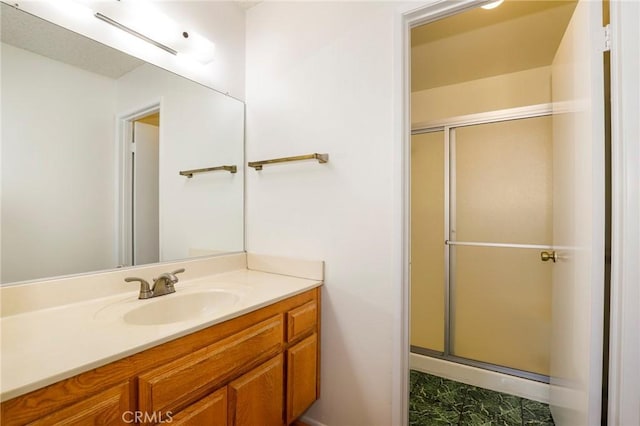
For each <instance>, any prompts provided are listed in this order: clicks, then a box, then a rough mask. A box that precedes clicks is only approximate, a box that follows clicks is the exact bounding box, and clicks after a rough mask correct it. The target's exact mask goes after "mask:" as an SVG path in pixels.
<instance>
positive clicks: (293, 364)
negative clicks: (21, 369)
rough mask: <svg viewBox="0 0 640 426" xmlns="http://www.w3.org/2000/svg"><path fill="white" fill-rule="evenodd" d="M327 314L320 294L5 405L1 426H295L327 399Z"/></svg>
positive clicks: (304, 296) (288, 301)
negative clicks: (322, 353) (322, 395)
mask: <svg viewBox="0 0 640 426" xmlns="http://www.w3.org/2000/svg"><path fill="white" fill-rule="evenodd" d="M319 314H320V289H319V288H316V289H312V290H309V291H307V292H304V293H302V294H299V295H296V296H293V297H290V298H288V299H285V300H283V301H280V302H277V303H274V304H272V305H269V306H266V307H264V308H261V309H259V310H257V311H254V312H250V313H248V314H245V315H243V316H240V317H238V318H234V319H232V320H229V321H226V322H223V323H220V324H216V325H214V326H211V327H209V328H207V329H204V330H201V331H198V332H195V333H193V334H190V335H187V336H184V337H181V338H178V339H176V340H173V341H170V342H167V343H164V344H161V345H159V346H156V347H153V348H151V349H148V350H146V351H143V352H140V353H138V354H135V355H132V356H130V357H127V358H124V359H121V360H119V361H116V362H113V363H111V364H108V365H105V366H103V367H99V368H97V369H94V370H91V371H88V372H86V373H82V374H80V375H78V376H75V377H72V378H69V379H66V380H63V381H61V382H58V383H55V384H53V385H50V386H47V387H45V388H42V389H39V390H36V391H33V392H31V393H29V394H26V395H22V396H19V397H17V398H13V399H10V400H8V401H4V402H3V403H2V405H1V411H2V413H1V414H2V415H1V419H2V424H3V425H19V424H20V425H21V424H37V425H50V424H51V425H52V424H65V425H66V424H68V425H76V424H77V425H90V424H95V425H111V424H131V423H133V420H135V423H143V424H160V423H170V424H172V425H193V426H204V425H212V426H255V425H261V426H271V425H273V426H276V425H277V426H282V425H288V424H291V423H293V422H294V421H295V420H296V418H297V417H299V416H300V415H301V414H302V413H303V412H304V411H305V410H306V409H307V408H308V407H309V406H310V405H311V404H312V403H313V402H314V401H315V400H316V399H317V398H318V397H319V380H318V377H319V343H318V342H319V340H318V336H319V332H320V327H319V324H320V321H319ZM136 415H137V417H136Z"/></svg>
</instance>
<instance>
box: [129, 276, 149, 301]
mask: <svg viewBox="0 0 640 426" xmlns="http://www.w3.org/2000/svg"><path fill="white" fill-rule="evenodd" d="M124 280H125V281H126V282H128V283H130V282H137V281H139V282H140V295H139V296H138V299H149V298H150V297H153V292H152V291H151V288H150V287H149V283H148V282H147V281H146V280H143V279H142V278H136V277H127V278H125V279H124Z"/></svg>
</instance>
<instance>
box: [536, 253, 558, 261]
mask: <svg viewBox="0 0 640 426" xmlns="http://www.w3.org/2000/svg"><path fill="white" fill-rule="evenodd" d="M540 260H542V261H543V262H548V261H550V260H552V261H553V263H556V261H557V260H558V255H557V253H556V252H555V251H542V252H540Z"/></svg>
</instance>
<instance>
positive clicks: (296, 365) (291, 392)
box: [287, 333, 318, 424]
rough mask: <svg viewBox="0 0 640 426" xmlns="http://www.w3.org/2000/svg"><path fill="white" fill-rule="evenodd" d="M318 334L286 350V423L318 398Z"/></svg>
mask: <svg viewBox="0 0 640 426" xmlns="http://www.w3.org/2000/svg"><path fill="white" fill-rule="evenodd" d="M317 385H318V335H317V334H316V333H314V334H312V335H311V336H309V337H307V338H306V339H304V340H303V341H301V342H300V343H298V344H296V345H294V346H292V347H291V348H289V349H288V350H287V424H289V423H291V422H292V421H294V420H295V419H296V418H298V417H299V416H300V415H301V414H302V413H304V412H305V410H306V409H307V408H309V406H310V405H311V404H313V402H314V401H315V400H316V399H317V398H318V387H317Z"/></svg>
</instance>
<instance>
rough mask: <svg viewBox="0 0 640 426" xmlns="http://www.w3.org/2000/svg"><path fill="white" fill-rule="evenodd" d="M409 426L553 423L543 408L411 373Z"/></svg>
mask: <svg viewBox="0 0 640 426" xmlns="http://www.w3.org/2000/svg"><path fill="white" fill-rule="evenodd" d="M409 424H410V425H411V426H432V425H433V426H437V425H459V426H462V425H465V426H466V425H474V426H485V425H486V426H495V425H499V426H516V425H517V426H524V425H544V426H551V425H553V424H554V423H553V419H552V417H551V412H550V411H549V406H548V405H547V404H543V403H540V402H536V401H531V400H528V399H524V398H520V397H517V396H513V395H508V394H506V393H500V392H494V391H490V390H487V389H482V388H478V387H476V386H470V385H466V384H464V383H458V382H454V381H452V380H447V379H443V378H441V377H436V376H432V375H430V374H425V373H421V372H418V371H411V389H410V399H409Z"/></svg>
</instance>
